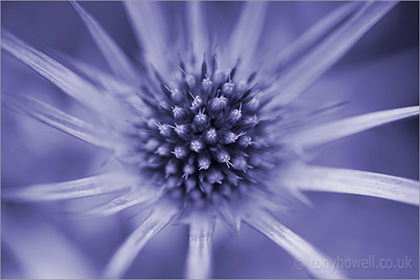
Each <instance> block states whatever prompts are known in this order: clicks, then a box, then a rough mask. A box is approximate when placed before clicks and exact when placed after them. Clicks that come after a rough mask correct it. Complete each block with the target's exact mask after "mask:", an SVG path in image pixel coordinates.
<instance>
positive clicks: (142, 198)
mask: <svg viewBox="0 0 420 280" xmlns="http://www.w3.org/2000/svg"><path fill="white" fill-rule="evenodd" d="M161 194H162V192H161V191H159V190H156V189H151V188H150V189H149V188H142V189H136V191H134V192H130V193H128V194H125V195H123V196H120V197H118V198H115V199H113V200H111V201H109V202H107V203H105V204H103V205H100V206H96V207H94V208H92V209H89V210H84V211H83V212H82V213H81V215H83V216H84V217H89V218H97V217H105V216H110V215H114V214H116V213H118V212H121V211H122V210H125V209H127V208H130V207H133V206H136V205H140V204H144V206H148V205H150V204H152V203H154V202H155V201H156V200H157V199H158V198H159V197H160V195H161Z"/></svg>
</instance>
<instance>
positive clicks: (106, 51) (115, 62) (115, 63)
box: [70, 1, 139, 84]
mask: <svg viewBox="0 0 420 280" xmlns="http://www.w3.org/2000/svg"><path fill="white" fill-rule="evenodd" d="M70 4H71V5H72V6H73V7H74V9H75V10H76V11H77V13H78V14H79V15H80V17H81V18H82V20H83V21H84V23H85V24H86V27H87V28H88V30H89V33H90V35H91V36H92V39H93V40H94V41H95V43H96V46H97V47H98V48H99V50H100V51H101V52H102V54H103V56H104V57H105V59H106V61H107V62H108V64H109V66H110V67H111V69H112V71H113V72H114V74H115V75H116V76H117V77H118V78H120V79H122V80H129V81H131V82H133V83H135V84H136V83H138V81H139V79H138V75H137V74H136V72H135V69H134V67H133V65H132V64H131V62H130V60H129V59H128V57H127V56H126V55H125V53H124V51H123V50H122V49H121V48H120V47H119V46H118V45H117V43H116V42H115V41H114V40H113V39H112V38H111V37H110V35H109V34H108V32H107V31H106V30H105V29H104V28H103V27H102V26H101V25H100V24H99V23H98V22H97V20H96V19H95V18H93V17H92V16H91V15H90V14H89V13H88V12H86V10H85V9H83V8H82V7H81V6H80V5H79V4H78V3H77V2H74V1H70Z"/></svg>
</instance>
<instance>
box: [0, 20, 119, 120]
mask: <svg viewBox="0 0 420 280" xmlns="http://www.w3.org/2000/svg"><path fill="white" fill-rule="evenodd" d="M1 38H2V43H1V48H2V49H4V50H6V51H7V52H9V53H10V54H12V55H13V56H15V57H16V58H17V59H19V60H20V61H22V62H23V63H25V64H26V65H28V66H29V67H31V68H32V69H33V70H35V71H36V72H37V73H39V74H40V75H42V76H44V77H45V78H46V79H48V80H49V81H51V82H52V83H53V84H55V85H56V86H57V87H59V88H60V89H61V90H63V91H64V92H65V93H67V94H68V95H70V96H71V97H73V98H74V99H76V100H77V101H79V102H80V103H81V104H82V105H84V106H87V107H89V108H90V109H92V110H93V111H94V112H98V113H99V114H100V115H101V116H102V117H109V118H110V119H109V120H112V121H114V122H115V121H120V122H119V124H120V126H122V127H124V126H126V125H127V123H126V122H125V121H122V122H121V120H122V119H124V116H127V113H126V111H124V110H123V108H122V106H121V104H119V103H118V102H116V100H114V99H111V98H108V97H107V96H104V95H103V94H102V93H101V92H100V91H99V90H98V88H96V87H95V86H94V85H93V84H91V83H90V82H88V81H87V80H85V79H83V78H82V77H80V76H78V75H76V74H75V73H74V72H72V71H71V70H69V69H68V68H66V67H64V66H63V65H61V64H60V63H58V62H57V61H55V60H53V59H52V58H50V57H49V56H47V55H45V54H44V53H42V52H40V51H38V50H36V49H34V48H32V47H31V46H29V45H28V44H26V43H25V42H23V41H21V40H20V39H18V38H16V37H15V36H14V35H12V34H11V33H9V32H8V31H7V30H5V29H4V28H2V32H1ZM114 116H118V119H116V118H114Z"/></svg>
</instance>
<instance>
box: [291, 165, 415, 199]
mask: <svg viewBox="0 0 420 280" xmlns="http://www.w3.org/2000/svg"><path fill="white" fill-rule="evenodd" d="M297 170H299V171H298V172H299V174H303V175H302V176H293V175H292V176H293V177H295V178H291V177H288V178H287V179H286V180H288V182H289V183H290V184H291V185H294V186H297V187H298V188H299V189H301V190H303V191H321V192H337V193H347V194H357V195H365V196H373V197H379V198H384V199H389V200H394V201H398V202H402V203H407V204H412V205H416V206H418V205H419V182H418V181H415V180H411V179H405V178H401V177H395V176H390V175H385V174H378V173H372V172H367V171H359V170H352V169H340V168H330V167H321V166H300V167H298V169H297ZM288 174H290V175H291V174H294V173H293V172H288Z"/></svg>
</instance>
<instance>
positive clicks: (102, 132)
mask: <svg viewBox="0 0 420 280" xmlns="http://www.w3.org/2000/svg"><path fill="white" fill-rule="evenodd" d="M2 99H3V101H4V102H5V104H8V105H9V106H11V107H12V108H14V109H16V110H19V111H21V112H23V113H25V114H28V115H29V116H32V117H34V118H35V119H37V120H39V121H41V122H43V123H46V124H48V125H50V126H52V127H54V128H56V129H58V130H61V131H63V132H65V133H67V134H69V135H71V136H74V137H76V138H78V139H80V140H83V141H85V142H87V143H89V144H92V145H95V146H98V147H101V148H103V149H107V150H120V149H122V148H123V147H124V146H125V147H127V146H126V145H124V144H123V143H124V140H123V139H122V138H121V137H118V136H117V135H115V134H114V133H113V132H111V131H109V130H108V129H106V128H104V127H101V126H100V125H93V124H91V123H88V122H85V121H83V120H81V119H78V118H76V117H73V116H71V115H68V114H66V113H64V112H62V111H60V110H58V109H56V108H54V107H52V106H50V105H47V104H45V103H42V102H40V101H37V100H34V99H31V98H28V97H24V96H19V95H3V97H2ZM127 143H128V142H127ZM127 143H126V144H127Z"/></svg>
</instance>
